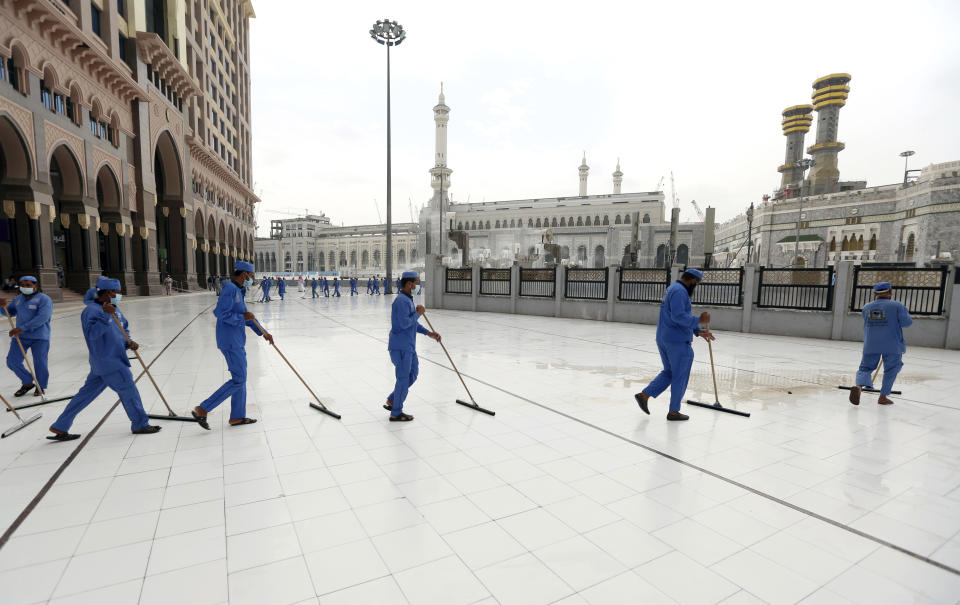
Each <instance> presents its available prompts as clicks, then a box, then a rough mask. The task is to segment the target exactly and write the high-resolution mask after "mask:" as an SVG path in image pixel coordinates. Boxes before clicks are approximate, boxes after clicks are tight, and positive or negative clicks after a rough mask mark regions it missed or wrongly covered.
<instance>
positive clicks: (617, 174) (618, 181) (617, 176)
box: [613, 158, 623, 193]
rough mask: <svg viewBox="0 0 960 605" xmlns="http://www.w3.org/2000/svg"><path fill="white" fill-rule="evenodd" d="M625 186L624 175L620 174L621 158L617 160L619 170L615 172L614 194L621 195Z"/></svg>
mask: <svg viewBox="0 0 960 605" xmlns="http://www.w3.org/2000/svg"><path fill="white" fill-rule="evenodd" d="M622 184H623V173H622V172H620V158H617V169H616V170H614V171H613V192H614V193H620V186H621V185H622Z"/></svg>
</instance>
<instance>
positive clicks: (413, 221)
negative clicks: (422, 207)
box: [407, 197, 417, 223]
mask: <svg viewBox="0 0 960 605" xmlns="http://www.w3.org/2000/svg"><path fill="white" fill-rule="evenodd" d="M407 203H408V204H410V222H411V223H415V222H417V219H415V218H414V215H413V199H411V198H409V197H408V198H407Z"/></svg>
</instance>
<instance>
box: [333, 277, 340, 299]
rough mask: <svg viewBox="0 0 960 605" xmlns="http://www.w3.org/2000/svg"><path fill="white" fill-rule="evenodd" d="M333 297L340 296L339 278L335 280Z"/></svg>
mask: <svg viewBox="0 0 960 605" xmlns="http://www.w3.org/2000/svg"><path fill="white" fill-rule="evenodd" d="M333 295H334V296H340V278H339V277H334V278H333Z"/></svg>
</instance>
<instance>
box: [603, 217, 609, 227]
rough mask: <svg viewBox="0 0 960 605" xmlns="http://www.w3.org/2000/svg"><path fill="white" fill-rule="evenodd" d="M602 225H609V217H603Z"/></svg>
mask: <svg viewBox="0 0 960 605" xmlns="http://www.w3.org/2000/svg"><path fill="white" fill-rule="evenodd" d="M603 224H604V225H609V224H610V217H609V216H607V215H606V214H604V215H603Z"/></svg>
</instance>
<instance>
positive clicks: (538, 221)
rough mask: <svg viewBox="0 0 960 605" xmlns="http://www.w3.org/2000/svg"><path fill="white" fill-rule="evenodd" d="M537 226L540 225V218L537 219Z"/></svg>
mask: <svg viewBox="0 0 960 605" xmlns="http://www.w3.org/2000/svg"><path fill="white" fill-rule="evenodd" d="M537 227H538V228H539V227H540V219H537Z"/></svg>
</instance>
